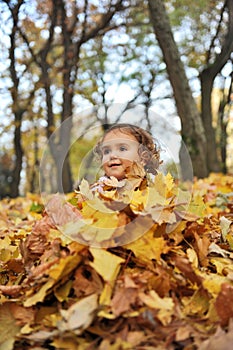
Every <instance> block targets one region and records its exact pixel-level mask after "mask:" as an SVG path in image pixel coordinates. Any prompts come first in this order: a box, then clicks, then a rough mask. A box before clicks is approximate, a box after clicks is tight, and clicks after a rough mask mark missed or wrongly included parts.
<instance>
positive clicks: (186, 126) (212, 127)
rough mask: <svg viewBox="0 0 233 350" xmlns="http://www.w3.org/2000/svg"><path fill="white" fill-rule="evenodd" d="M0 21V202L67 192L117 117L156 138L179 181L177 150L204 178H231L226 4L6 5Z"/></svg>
mask: <svg viewBox="0 0 233 350" xmlns="http://www.w3.org/2000/svg"><path fill="white" fill-rule="evenodd" d="M0 21H1V28H0V31H1V37H0V43H1V56H0V74H1V75H0V89H1V97H0V98H1V111H0V135H1V137H0V180H1V181H0V197H1V198H3V197H5V196H10V197H17V196H19V195H24V194H26V193H27V192H37V193H38V192H39V191H40V190H42V191H44V190H45V191H49V192H56V191H57V190H64V192H69V191H72V189H73V187H74V183H75V182H76V181H77V179H78V177H79V175H80V171H81V175H82V176H85V175H86V177H88V174H89V175H90V173H91V172H92V170H91V167H90V164H91V160H92V154H91V153H90V150H91V149H92V147H93V145H94V144H95V142H96V138H97V137H99V135H100V134H101V132H102V131H103V130H104V129H105V128H106V127H107V125H108V124H109V123H113V122H119V121H120V122H130V123H134V124H138V125H142V126H143V127H145V128H146V129H148V130H150V131H151V132H152V134H153V135H154V136H155V137H156V138H158V140H159V141H161V140H162V143H163V142H164V143H165V144H166V145H167V146H165V148H166V147H168V148H167V153H169V152H171V153H170V155H169V157H170V158H169V159H168V164H167V168H168V169H169V170H170V171H171V172H172V173H173V175H174V176H176V175H177V172H179V171H180V173H181V175H182V178H184V179H187V178H190V177H191V176H192V174H191V173H190V166H188V167H187V161H186V160H184V159H183V155H184V154H186V155H187V154H188V158H189V157H190V160H191V163H190V164H192V169H193V174H194V175H195V176H197V177H199V178H202V177H207V176H208V175H209V174H210V173H211V172H220V171H221V172H223V173H230V172H231V170H232V162H233V160H232V155H231V154H232V141H231V138H232V77H233V74H232V58H233V56H232V51H233V40H232V38H233V2H232V1H230V0H229V1H227V0H226V1H219V0H213V1H211V0H197V1H195V2H190V1H188V0H179V1H178V0H177V1H175V0H169V1H162V0H156V1H153V0H148V1H138V0H128V1H126V0H104V1H94V0H90V1H89V0H85V1H73V0H43V1H36V0H29V1H27V0H2V1H1V2H0ZM181 140H183V142H181ZM177 145H178V146H180V149H179V147H177ZM162 148H163V147H162ZM175 149H176V150H178V153H179V157H178V158H177V157H176V156H175V155H174V154H173V151H174V150H175ZM184 149H185V150H186V151H185V152H186V153H185V152H183V151H184ZM165 153H166V152H165ZM162 157H163V154H162ZM165 157H166V155H165ZM186 158H187V157H186ZM42 160H44V161H45V166H44V167H43V168H42V171H41V164H42ZM83 160H85V161H83ZM61 161H62V165H61ZM80 166H82V169H81V170H80ZM177 169H180V170H177ZM187 169H188V170H189V171H188V172H187ZM40 175H41V176H42V178H40V179H39V176H40Z"/></svg>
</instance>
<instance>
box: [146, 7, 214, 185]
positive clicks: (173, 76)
mask: <svg viewBox="0 0 233 350" xmlns="http://www.w3.org/2000/svg"><path fill="white" fill-rule="evenodd" d="M148 4H149V12H150V18H151V23H152V25H153V28H154V32H155V35H156V37H157V40H158V43H159V45H160V48H161V50H162V53H163V57H164V61H165V63H166V66H167V73H168V76H169V80H170V83H171V85H172V88H173V92H174V98H175V102H176V107H177V111H178V115H179V117H180V119H181V125H182V130H181V135H182V139H183V141H184V143H185V145H186V147H187V149H188V152H189V154H190V157H191V160H192V166H193V172H194V175H196V176H197V177H206V176H207V175H208V170H207V161H206V137H205V132H204V128H203V124H202V120H201V117H200V114H199V112H198V109H197V106H196V103H195V100H194V98H193V96H192V92H191V89H190V86H189V84H188V79H187V76H186V74H185V70H184V66H183V64H182V62H181V59H180V54H179V52H178V48H177V45H176V43H175V40H174V37H173V34H172V30H171V26H170V23H169V18H168V15H167V13H166V9H165V6H164V2H163V1H162V0H156V1H154V0H148ZM182 150H183V147H181V152H182ZM187 164H188V163H187V162H186V161H183V159H182V155H181V171H182V174H183V178H184V179H186V178H187V177H191V176H190V174H191V172H190V171H189V172H188V173H187Z"/></svg>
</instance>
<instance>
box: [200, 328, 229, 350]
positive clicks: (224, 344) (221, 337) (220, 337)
mask: <svg viewBox="0 0 233 350" xmlns="http://www.w3.org/2000/svg"><path fill="white" fill-rule="evenodd" d="M232 344H233V332H232V330H231V331H230V330H229V332H225V331H224V330H223V329H221V328H220V327H218V328H217V330H216V332H215V334H214V335H212V336H210V337H209V338H208V339H207V340H205V341H204V342H203V343H202V344H200V346H199V348H198V349H199V350H232Z"/></svg>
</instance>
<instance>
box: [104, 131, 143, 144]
mask: <svg viewBox="0 0 233 350" xmlns="http://www.w3.org/2000/svg"><path fill="white" fill-rule="evenodd" d="M113 140H114V141H117V142H127V141H136V142H138V140H137V139H136V137H135V136H134V135H132V134H129V133H125V132H122V131H121V130H119V129H116V130H112V131H109V132H108V133H107V134H106V135H105V136H104V139H103V143H108V142H111V141H113Z"/></svg>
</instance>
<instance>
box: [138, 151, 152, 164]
mask: <svg viewBox="0 0 233 350" xmlns="http://www.w3.org/2000/svg"><path fill="white" fill-rule="evenodd" d="M140 158H141V163H142V165H143V166H145V165H146V164H147V163H148V162H149V160H150V152H149V151H142V152H141V153H140Z"/></svg>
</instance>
